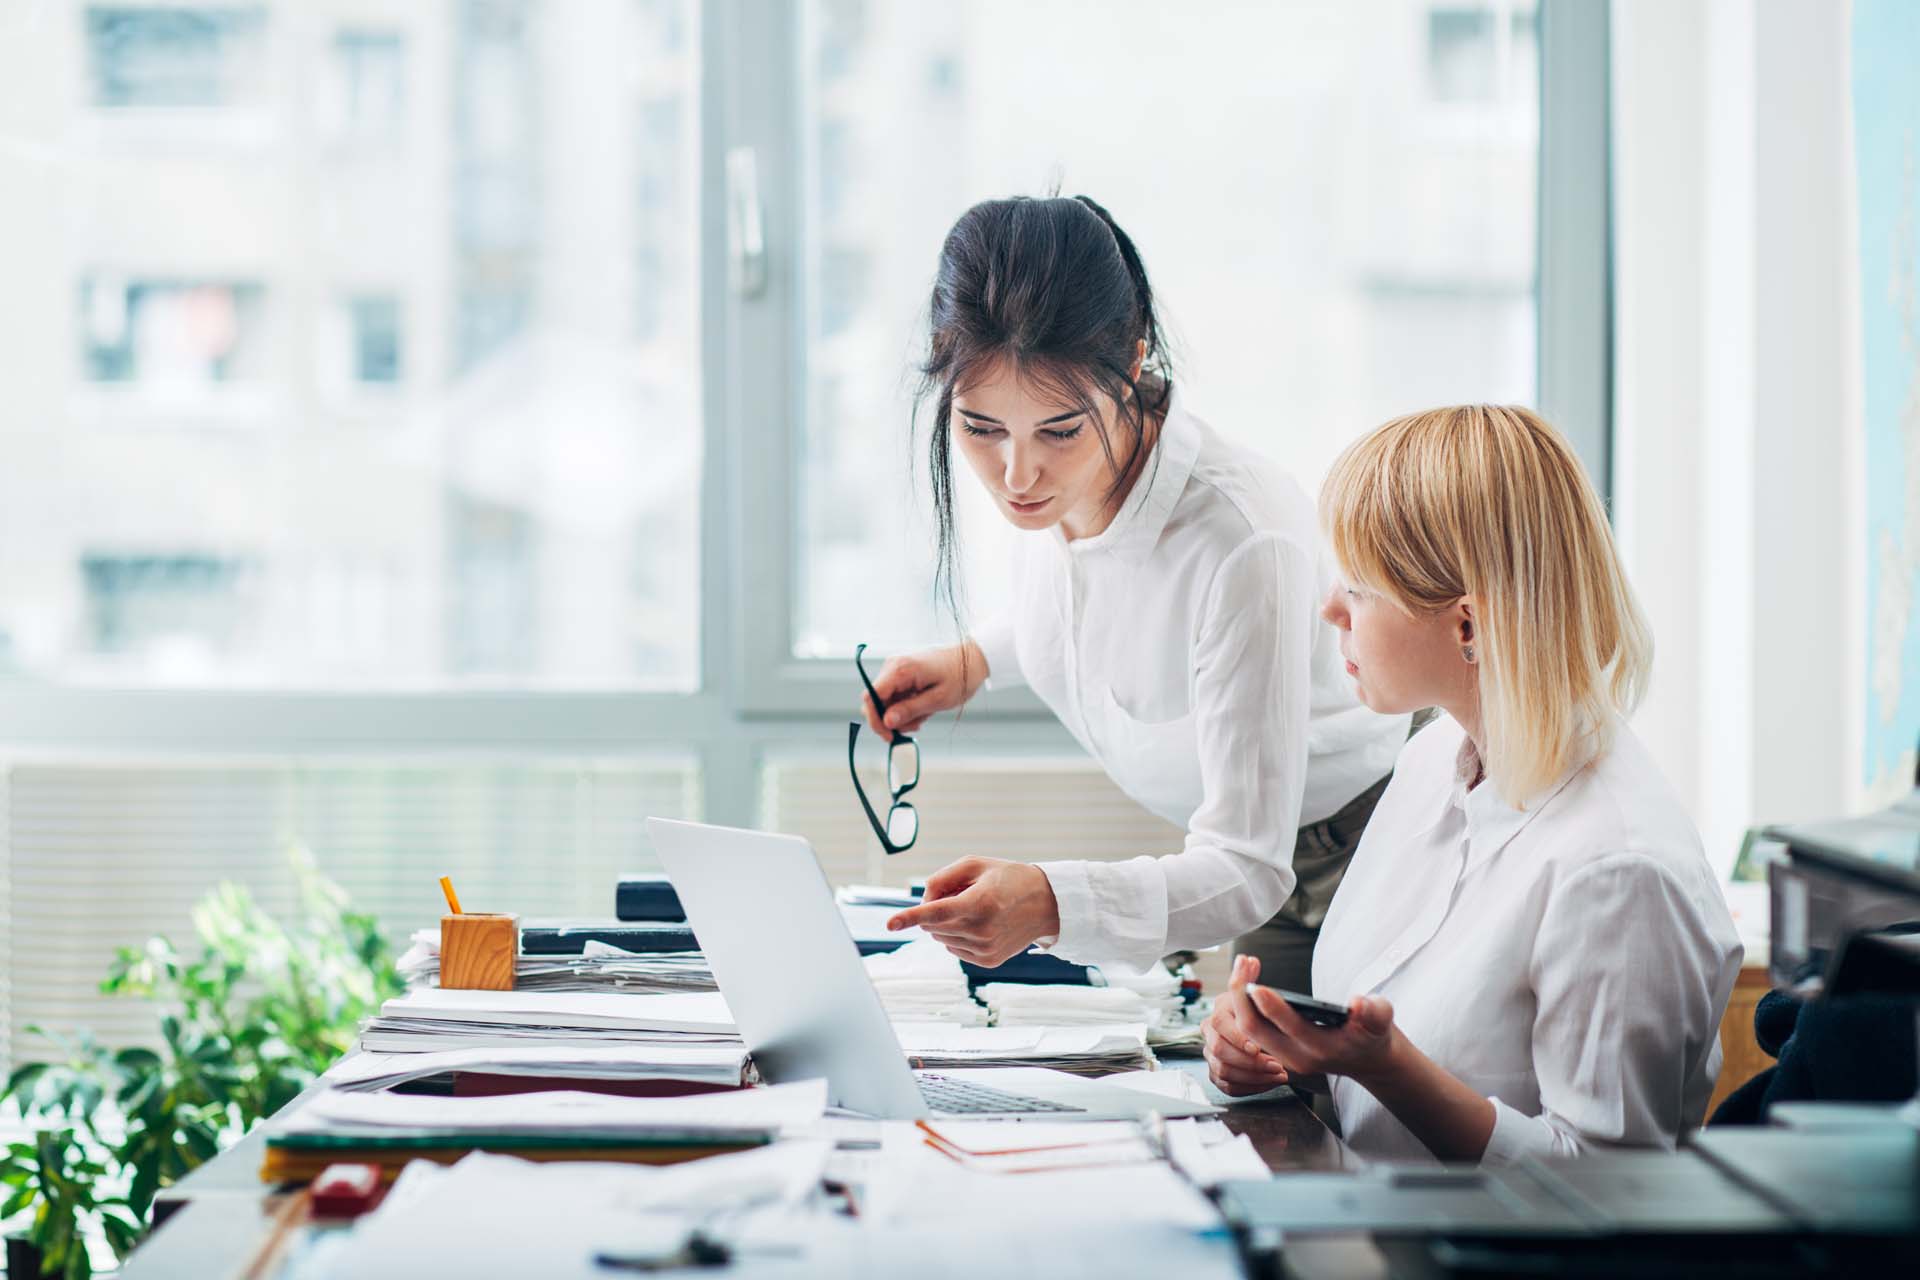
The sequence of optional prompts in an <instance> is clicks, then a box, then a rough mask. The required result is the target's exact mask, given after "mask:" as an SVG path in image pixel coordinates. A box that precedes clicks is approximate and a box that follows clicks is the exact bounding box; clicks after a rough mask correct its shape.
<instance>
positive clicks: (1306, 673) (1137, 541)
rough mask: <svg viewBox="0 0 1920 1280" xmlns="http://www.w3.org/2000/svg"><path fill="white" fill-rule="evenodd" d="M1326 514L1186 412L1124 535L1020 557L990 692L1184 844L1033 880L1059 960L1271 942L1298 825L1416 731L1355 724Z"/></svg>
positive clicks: (991, 639) (1351, 793) (1397, 722)
mask: <svg viewBox="0 0 1920 1280" xmlns="http://www.w3.org/2000/svg"><path fill="white" fill-rule="evenodd" d="M1332 578H1333V570H1332V564H1331V560H1330V558H1329V557H1328V556H1327V555H1325V554H1324V552H1323V550H1322V547H1321V542H1320V537H1319V529H1318V526H1317V524H1316V522H1315V518H1314V510H1313V504H1312V503H1311V501H1309V500H1308V498H1307V496H1306V494H1305V493H1303V492H1302V491H1301V489H1300V487H1299V486H1298V485H1297V484H1295V483H1294V482H1293V481H1292V479H1291V478H1289V477H1288V476H1287V475H1286V474H1284V473H1283V472H1281V471H1280V470H1278V469H1277V468H1275V467H1273V466H1272V465H1271V464H1270V463H1268V462H1266V461H1265V460H1263V459H1261V458H1259V457H1258V456H1256V455H1253V454H1250V453H1248V452H1246V451H1244V450H1241V449H1238V448H1235V447H1234V446H1232V445H1229V444H1227V443H1226V442H1225V441H1223V440H1221V439H1220V438H1219V437H1218V436H1217V435H1215V434H1214V433H1213V431H1212V430H1211V429H1210V428H1208V427H1207V426H1206V425H1205V424H1203V423H1202V422H1200V421H1199V420H1198V419H1197V418H1195V417H1193V416H1192V415H1191V414H1189V413H1187V412H1186V411H1185V410H1184V409H1183V408H1182V407H1181V406H1180V403H1179V401H1178V398H1177V396H1176V398H1175V400H1174V402H1173V403H1171V404H1170V405H1169V406H1168V410H1167V415H1166V420H1165V422H1164V424H1163V425H1162V427H1161V430H1160V435H1159V440H1158V442H1157V444H1156V445H1155V448H1154V454H1153V456H1152V457H1151V458H1149V459H1148V461H1147V463H1146V469H1145V470H1144V471H1143V472H1142V473H1141V476H1140V478H1139V479H1138V480H1137V481H1136V482H1135V484H1134V487H1133V491H1132V492H1131V493H1130V494H1129V495H1128V497H1127V500H1126V501H1125V503H1124V504H1123V505H1122V507H1121V510H1120V512H1119V514H1118V515H1117V516H1115V518H1114V521H1113V523H1112V524H1111V525H1110V526H1109V527H1108V528H1107V529H1106V530H1105V531H1103V532H1102V533H1100V534H1099V535H1098V536H1096V537H1091V538H1081V539H1076V540H1072V541H1069V540H1068V539H1067V538H1066V537H1065V536H1064V535H1063V534H1062V533H1061V531H1060V530H1059V528H1058V527H1057V526H1056V527H1054V528H1052V529H1048V530H1045V531H1042V532H1036V533H1030V534H1024V535H1021V536H1019V537H1017V538H1016V539H1015V551H1014V563H1013V594H1012V605H1011V612H1010V615H1009V616H1007V617H1005V618H1003V619H1002V620H1001V622H1000V624H999V625H997V626H993V627H988V628H985V629H983V630H982V631H980V632H979V633H978V634H977V635H976V637H975V638H976V639H977V640H978V641H979V643H980V647H981V649H982V650H983V651H984V652H985V654H986V658H987V666H988V671H989V675H990V678H991V681H992V684H993V686H994V687H996V688H999V687H1002V686H1005V685H1009V684H1017V683H1020V682H1021V681H1025V682H1026V683H1027V684H1030V685H1031V686H1032V687H1033V689H1034V691H1035V692H1036V693H1038V694H1039V695H1040V697H1041V698H1042V699H1043V700H1044V701H1045V702H1046V704H1047V705H1048V706H1049V707H1051V708H1052V709H1053V711H1054V713H1055V714H1056V715H1058V716H1059V717H1060V719H1061V721H1062V722H1063V723H1064V724H1065V725H1066V726H1067V728H1068V729H1069V730H1071V731H1072V732H1073V735H1074V736H1075V737H1076V738H1078V739H1079V740H1080V742H1081V744H1082V745H1083V746H1085V747H1086V749H1087V750H1088V751H1089V752H1090V753H1091V754H1092V755H1093V757H1094V758H1095V759H1096V760H1098V761H1099V762H1100V764H1101V766H1102V767H1104V768H1105V769H1106V771H1107V773H1108V774H1109V775H1110V776H1111V777H1112V778H1113V780H1114V781H1115V782H1116V783H1117V784H1119V786H1120V788H1121V789H1122V790H1123V791H1125V792H1126V793H1127V794H1128V795H1130V796H1132V797H1133V798H1134V799H1135V800H1136V801H1138V802H1139V803H1140V804H1141V805H1142V806H1144V807H1145V808H1147V809H1149V810H1151V811H1152V812H1154V813H1157V814H1159V815H1160V816H1161V817H1163V818H1166V819H1167V820H1168V821H1170V822H1173V823H1175V824H1177V825H1179V826H1182V827H1184V828H1186V831H1187V838H1186V843H1185V846H1184V848H1183V849H1182V850H1181V851H1180V852H1179V853H1174V854H1167V855H1164V856H1160V857H1152V856H1142V857H1137V858H1134V859H1132V860H1131V861H1127V862H1107V863H1102V862H1050V863H1042V864H1041V868H1042V870H1044V871H1045V872H1046V875H1047V878H1048V880H1049V881H1050V882H1051V883H1052V885H1053V892H1054V897H1055V898H1056V899H1057V900H1058V902H1059V906H1060V933H1059V936H1058V938H1057V939H1056V940H1054V941H1053V942H1052V944H1051V949H1052V950H1054V951H1055V952H1057V953H1059V954H1061V955H1063V956H1067V957H1069V958H1072V959H1075V960H1080V961H1093V962H1098V961H1122V962H1127V963H1131V964H1135V965H1144V964H1150V963H1152V962H1153V961H1155V960H1157V959H1159V958H1160V957H1161V956H1162V955H1165V954H1166V953H1167V952H1169V951H1176V950H1180V949H1182V948H1188V947H1203V946H1213V945H1215V944H1217V943H1221V942H1226V941H1228V940H1229V939H1232V938H1234V937H1236V936H1237V935H1239V934H1241V933H1244V932H1246V931H1247V930H1249V929H1252V928H1254V927H1256V926H1258V925H1261V924H1264V923H1266V921H1267V920H1268V919H1270V918H1271V917H1272V916H1273V914H1274V913H1275V912H1276V911H1278V910H1279V909H1280V906H1281V905H1282V904H1283V903H1284V902H1285V901H1286V900H1287V897H1288V895H1289V894H1290V893H1292V891H1293V886H1294V873H1293V846H1294V841H1295V839H1296V837H1297V832H1298V829H1299V827H1300V826H1301V825H1302V824H1303V823H1310V822H1317V821H1320V820H1321V819H1323V818H1327V817H1330V816H1331V815H1333V814H1334V813H1337V812H1338V811H1339V810H1340V809H1341V808H1342V807H1343V806H1344V805H1346V804H1347V802H1348V801H1350V800H1352V799H1353V798H1354V797H1355V796H1357V795H1358V794H1359V793H1360V792H1362V791H1364V790H1365V789H1366V788H1367V787H1369V786H1371V785H1372V784H1374V783H1375V782H1378V781H1379V780H1380V779H1381V778H1383V777H1385V776H1386V774H1387V771H1388V770H1389V769H1391V768H1392V767H1393V759H1394V756H1395V755H1396V754H1397V752H1398V751H1399V749H1400V746H1401V745H1402V744H1403V743H1404V742H1405V740H1406V733H1407V718H1406V717H1404V716H1379V715H1375V714H1374V713H1373V712H1371V711H1368V710H1367V709H1366V708H1365V707H1363V706H1361V705H1360V704H1359V702H1358V701H1357V700H1356V698H1355V697H1354V693H1353V686H1352V682H1351V681H1349V680H1348V679H1347V677H1346V670H1345V667H1344V665H1343V663H1342V661H1341V658H1340V654H1339V647H1338V640H1337V637H1336V635H1335V633H1334V631H1333V629H1332V628H1331V627H1330V626H1328V625H1327V624H1326V623H1325V622H1323V621H1322V620H1321V619H1320V617H1319V607H1320V602H1321V600H1322V599H1323V598H1324V596H1325V594H1326V592H1327V590H1328V588H1329V586H1330V585H1331V583H1332Z"/></svg>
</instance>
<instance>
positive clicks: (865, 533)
mask: <svg viewBox="0 0 1920 1280" xmlns="http://www.w3.org/2000/svg"><path fill="white" fill-rule="evenodd" d="M801 31H802V36H801V41H800V43H801V49H800V53H799V66H800V69H801V70H800V82H801V83H800V95H801V110H800V126H799V127H800V130H801V133H802V140H803V147H802V154H803V164H802V174H801V200H802V214H801V224H802V225H801V230H800V236H801V240H800V254H801V260H802V261H801V267H802V275H801V291H800V292H801V296H800V300H799V308H798V310H799V319H798V321H797V325H798V328H799V330H800V336H799V348H798V349H799V350H800V351H801V353H802V360H803V374H802V376H803V384H804V391H803V393H802V395H801V397H800V400H801V403H802V404H803V406H804V419H803V421H802V422H801V424H800V426H799V437H800V441H801V443H800V446H799V448H798V449H797V450H796V453H797V456H798V457H799V458H800V459H802V462H801V465H800V469H799V475H798V477H797V485H798V489H797V516H796V524H797V528H796V537H795V540H794V550H793V557H794V568H793V574H794V580H795V591H794V599H795V603H794V616H793V618H792V619H791V629H790V632H789V637H788V638H789V642H790V643H789V645H788V649H789V651H790V652H791V654H792V656H793V657H794V658H796V659H806V658H821V659H827V658H831V659H841V658H844V657H845V656H846V655H847V654H850V653H851V652H852V650H853V646H854V645H855V644H856V643H859V642H861V641H868V642H871V643H872V644H874V645H875V646H876V648H878V649H880V650H882V651H894V652H897V651H900V650H902V649H907V648H912V647H916V646H919V645H924V644H928V643H933V642H937V641H939V640H941V639H942V638H944V637H950V636H952V635H953V634H954V633H955V624H954V620H953V619H950V618H948V617H946V616H945V613H944V611H943V609H942V608H941V606H940V605H939V603H938V602H936V601H935V599H934V597H933V591H932V587H931V574H932V566H933V556H932V550H931V549H932V546H933V533H932V528H931V522H930V514H929V506H930V503H929V499H928V496H927V494H926V488H925V486H926V480H925V470H926V464H925V457H924V447H925V437H926V430H927V426H928V423H927V422H926V420H925V416H924V414H923V416H922V419H921V421H920V422H919V424H918V432H917V433H915V432H914V431H913V430H912V429H911V426H912V405H911V401H910V396H909V392H910V390H911V388H912V385H913V382H914V377H913V372H912V370H913V362H914V360H915V358H916V356H917V355H918V354H919V353H920V351H921V349H922V346H923V344H924V340H925V333H924V325H925V315H926V306H927V294H928V289H929V287H930V285H931V282H932V279H933V272H934V267H935V263H936V259H937V256H938V253H939V249H940V244H941V240H942V239H943V237H944V236H945V233H946V231H947V228H948V227H949V226H950V225H951V224H952V222H953V221H954V219H955V218H956V217H958V216H959V214H960V213H961V212H963V211H964V210H965V209H966V208H967V206H968V205H969V204H971V203H972V202H974V201H976V200H979V199H983V198H988V197H993V196H1003V195H1016V194H1024V195H1045V194H1048V193H1049V192H1050V191H1052V190H1053V189H1054V187H1055V186H1056V185H1057V186H1058V188H1059V190H1060V192H1061V193H1062V194H1066V195H1073V194H1080V193H1085V194H1088V195H1091V196H1093V197H1094V198H1096V199H1097V200H1099V201H1100V202H1101V203H1102V204H1104V205H1106V207H1107V208H1108V209H1109V210H1110V211H1111V212H1112V213H1113V215H1114V217H1115V218H1116V220H1117V221H1118V222H1119V223H1120V225H1121V226H1122V227H1124V228H1125V229H1126V230H1127V231H1128V232H1129V233H1130V234H1131V235H1132V237H1133V239H1134V241H1135V243H1136V244H1137V245H1138V246H1139V248H1140V251H1141V253H1142V255H1143V257H1144V259H1145V262H1146V265H1147V268H1148V270H1149V272H1150V274H1151V276H1152V278H1153V282H1154V284H1155V288H1156V293H1157V296H1158V299H1159V303H1160V305H1161V306H1162V307H1163V308H1164V313H1163V316H1164V318H1165V319H1166V320H1167V321H1169V322H1170V325H1171V331H1172V336H1173V338H1174V340H1175V356H1176V371H1177V375H1178V381H1179V386H1180V389H1181V394H1182V396H1183V398H1184V401H1185V404H1186V406H1187V407H1188V408H1189V409H1190V410H1191V411H1193V412H1195V413H1197V414H1199V415H1200V416H1201V417H1202V418H1203V419H1204V420H1206V421H1207V422H1209V423H1210V424H1211V425H1212V426H1213V427H1214V428H1215V429H1216V430H1218V431H1220V432H1221V433H1222V434H1224V435H1226V436H1227V437H1229V438H1231V439H1234V440H1237V441H1240V442H1242V443H1244V444H1247V445H1250V446H1252V447H1254V448H1256V449H1258V450H1260V451H1262V452H1264V453H1266V454H1268V455H1269V456H1271V457H1273V458H1274V459H1276V460H1277V461H1279V462H1280V463H1281V464H1282V465H1283V466H1284V467H1285V468H1286V469H1287V470H1289V471H1290V472H1291V473H1292V474H1293V475H1294V476H1295V477H1296V478H1297V479H1298V480H1299V481H1300V483H1301V484H1302V485H1303V486H1304V487H1306V488H1307V489H1308V491H1309V492H1311V491H1313V490H1314V489H1315V488H1316V487H1317V486H1318V483H1319V480H1320V477H1321V475H1322V474H1323V473H1324V472H1325V469H1326V467H1327V466H1328V465H1329V464H1330V463H1331V461H1332V459H1333V457H1334V456H1335V455H1336V454H1337V453H1338V451H1339V449H1340V448H1341V447H1342V446H1343V445H1344V444H1345V443H1346V442H1347V441H1349V440H1351V439H1352V438H1354V437H1355V436H1356V435H1358V434H1359V433H1360V432H1362V431H1364V430H1365V429H1367V428H1368V427H1370V426H1373V425H1375V424H1377V423H1379V422H1381V421H1384V420H1385V419H1386V418H1388V417H1390V416H1392V415H1394V414H1397V413H1402V412H1406V411H1409V410H1413V409H1418V408H1424V407H1427V406H1429V405H1433V404H1436V403H1445V402H1450V401H1462V400H1490V401H1520V402H1524V401H1530V400H1533V399H1534V398H1535V392H1536V387H1535V374H1534V358H1535V327H1536V314H1535V304H1534V296H1533V290H1534V282H1535V277H1536V269H1537V255H1536V248H1535V244H1534V239H1535V219H1536V214H1537V202H1538V190H1537V175H1536V172H1535V170H1536V156H1535V153H1536V149H1537V147H1538V140H1539V125H1538V115H1539V112H1538V97H1539V88H1538V85H1537V84H1536V83H1535V82H1534V80H1533V79H1532V78H1531V77H1534V76H1536V75H1537V65H1538V63H1537V53H1536V52H1535V50H1534V35H1533V32H1534V7H1533V5H1532V4H1531V3H1515V4H1499V5H1481V6H1455V7H1451V8H1441V9H1435V8H1433V7H1432V6H1430V5H1429V4H1427V3H1422V2H1421V0H1400V2H1397V3H1381V4H1369V5H1353V4H1347V3H1336V2H1333V0H1328V2H1325V3H1318V2H1316V3H1299V4H1287V5H1259V6H1200V7H1197V8H1195V7H1187V8H1182V9H1178V10H1169V9H1167V8H1166V7H1165V6H1163V5H1155V4H1151V3H1145V2H1134V0H1122V2H1116V3H1112V4H1107V5H1103V6H1101V7H1100V9H1099V17H1098V19H1097V20H1089V11H1088V9H1087V8H1086V7H1085V6H1083V5H1077V4H1070V3H1059V2H1053V0H1021V2H1019V3H1014V2H1013V0H1006V2H998V0H983V2H981V3H972V4H966V5H947V6H928V5H893V4H883V3H861V2H859V0H814V2H812V3H808V4H806V5H805V6H804V8H803V15H802V22H801ZM1201 51H1205V52H1204V56H1202V53H1201ZM1430 81H1431V82H1432V84H1433V85H1434V89H1433V92H1438V93H1440V94H1442V95H1444V96H1447V97H1449V98H1450V99H1451V98H1459V99H1462V100H1472V101H1474V102H1476V103H1479V104H1481V105H1480V106H1479V107H1478V108H1477V109H1478V110H1480V111H1481V112H1482V114H1483V116H1485V117H1486V118H1487V119H1490V120H1491V125H1490V127H1487V128H1478V127H1476V128H1473V129H1469V130H1452V131H1448V130H1442V131H1440V132H1438V133H1436V131H1435V129H1434V127H1433V124H1432V119H1431V117H1432V116H1433V114H1434V112H1433V108H1432V105H1431V103H1430V102H1429V100H1428V94H1429V92H1430V91H1429V89H1428V85H1429V83H1430ZM1176 101H1177V102H1178V103H1179V107H1178V109H1177V110H1176V109H1172V108H1170V107H1168V105H1167V104H1168V103H1170V102H1176ZM957 470H958V472H959V474H958V475H957V478H956V481H955V495H956V499H957V501H958V503H959V507H960V509H959V512H958V516H959V523H960V538H961V548H962V553H963V554H962V562H961V563H962V571H963V584H964V586H965V587H966V589H967V592H966V594H967V596H968V604H969V606H970V607H969V617H968V618H966V619H963V620H962V623H963V624H967V623H971V622H974V621H977V620H978V619H980V618H982V617H984V616H990V615H991V614H992V613H993V612H994V611H995V610H997V609H998V608H999V607H1000V595H999V593H1000V591H1001V589H1002V587H1003V585H1004V581H1005V576H1006V575H1005V574H1004V572H1003V571H1002V568H1001V566H1002V564H1003V562H1004V559H1005V557H1006V555H1007V553H1008V546H1007V538H1008V536H1009V530H1008V526H1007V525H1006V524H1005V522H1004V521H1003V520H1002V519H1001V518H1000V517H999V516H998V515H997V513H995V512H994V511H993V510H992V509H991V507H989V506H988V505H987V504H986V503H985V502H984V501H983V500H982V498H981V494H980V493H979V488H980V487H979V486H978V485H977V484H976V483H975V482H974V480H973V478H972V476H971V475H969V474H967V472H966V468H965V467H964V466H962V467H959V468H958V469H957Z"/></svg>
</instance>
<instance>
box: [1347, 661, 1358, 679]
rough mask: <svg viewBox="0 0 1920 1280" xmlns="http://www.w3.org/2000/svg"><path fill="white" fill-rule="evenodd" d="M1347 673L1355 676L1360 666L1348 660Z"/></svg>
mask: <svg viewBox="0 0 1920 1280" xmlns="http://www.w3.org/2000/svg"><path fill="white" fill-rule="evenodd" d="M1347 674H1348V675H1350V676H1357V675H1359V674H1360V668H1358V667H1356V666H1354V665H1353V664H1352V663H1351V662H1349V663H1348V664H1347Z"/></svg>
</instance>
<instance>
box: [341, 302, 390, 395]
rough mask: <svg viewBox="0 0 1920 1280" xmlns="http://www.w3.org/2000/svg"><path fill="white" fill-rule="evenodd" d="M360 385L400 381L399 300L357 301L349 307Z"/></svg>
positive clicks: (354, 366) (354, 365)
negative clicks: (362, 383) (361, 383)
mask: <svg viewBox="0 0 1920 1280" xmlns="http://www.w3.org/2000/svg"><path fill="white" fill-rule="evenodd" d="M347 312H348V316H349V321H350V323H351V325H352V331H353V376H354V380H355V381H357V382H398V381H400V300H399V299H398V298H394V297H385V296H378V297H364V298H355V299H353V300H352V301H351V302H349V303H348V304H347Z"/></svg>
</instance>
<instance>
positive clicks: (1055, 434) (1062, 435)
mask: <svg viewBox="0 0 1920 1280" xmlns="http://www.w3.org/2000/svg"><path fill="white" fill-rule="evenodd" d="M1044 434H1046V435H1048V436H1051V437H1052V438H1053V439H1055V440H1057V441H1059V442H1060V443H1062V444H1065V443H1066V442H1067V441H1069V440H1071V439H1073V438H1074V437H1075V436H1077V435H1079V434H1080V428H1079V427H1068V428H1067V429H1066V430H1064V431H1048V432H1045V433H1044Z"/></svg>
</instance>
